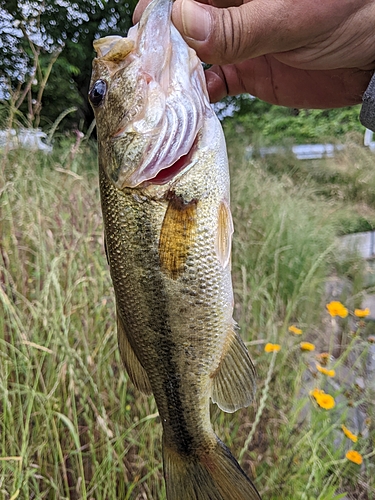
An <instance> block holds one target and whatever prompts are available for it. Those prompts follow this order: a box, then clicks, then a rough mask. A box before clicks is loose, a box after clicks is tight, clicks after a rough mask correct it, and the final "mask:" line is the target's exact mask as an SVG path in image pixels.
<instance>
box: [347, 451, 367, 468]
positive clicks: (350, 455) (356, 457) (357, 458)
mask: <svg viewBox="0 0 375 500" xmlns="http://www.w3.org/2000/svg"><path fill="white" fill-rule="evenodd" d="M345 456H346V458H347V459H348V460H350V461H351V462H354V463H355V464H357V465H361V463H362V462H363V458H362V455H361V454H360V453H358V451H355V450H349V451H348V452H347V454H346V455H345Z"/></svg>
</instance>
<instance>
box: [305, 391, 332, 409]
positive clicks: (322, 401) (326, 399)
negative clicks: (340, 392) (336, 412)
mask: <svg viewBox="0 0 375 500" xmlns="http://www.w3.org/2000/svg"><path fill="white" fill-rule="evenodd" d="M310 395H311V396H313V397H314V398H315V401H316V402H317V403H318V405H319V406H320V407H321V408H324V409H325V410H331V409H332V408H333V407H334V406H335V400H334V399H333V397H332V396H331V395H330V394H326V393H325V392H324V391H323V390H322V389H313V390H312V391H311V392H310Z"/></svg>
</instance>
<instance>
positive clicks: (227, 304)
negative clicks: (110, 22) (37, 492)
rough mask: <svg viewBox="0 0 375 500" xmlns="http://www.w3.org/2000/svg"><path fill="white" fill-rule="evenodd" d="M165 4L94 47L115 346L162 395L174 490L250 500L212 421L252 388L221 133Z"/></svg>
mask: <svg viewBox="0 0 375 500" xmlns="http://www.w3.org/2000/svg"><path fill="white" fill-rule="evenodd" d="M171 8H172V1H171V0H154V1H153V2H152V3H151V4H150V5H149V6H148V7H147V9H146V10H145V12H144V14H143V16H142V19H141V21H140V23H139V25H137V26H135V27H133V28H131V30H130V31H129V33H128V36H127V38H122V37H119V36H114V37H106V38H104V39H100V40H98V41H96V42H95V44H94V47H95V49H96V51H97V58H96V59H95V60H94V63H93V74H92V80H91V86H90V92H89V99H90V101H91V104H92V106H93V109H94V112H95V116H96V122H97V133H98V148H99V174H100V192H101V203H102V210H103V219H104V227H105V243H106V251H107V256H108V262H109V266H110V271H111V277H112V281H113V285H114V289H115V295H116V306H117V328H118V341H119V348H120V352H121V356H122V359H123V361H124V364H125V367H126V369H127V372H128V374H129V377H130V378H131V380H132V381H133V383H134V385H135V386H136V387H137V388H138V389H139V390H140V391H143V392H144V393H146V394H151V393H153V394H154V397H155V400H156V404H157V407H158V410H159V414H160V419H161V423H162V426H163V462H164V477H165V481H166V491H167V498H168V499H169V500H195V499H196V500H254V499H259V498H260V497H259V494H258V493H257V491H256V489H255V487H254V486H253V484H252V482H251V481H250V479H249V478H248V477H247V476H246V475H245V473H244V472H243V471H242V469H241V468H240V466H239V464H238V463H237V462H236V460H235V459H234V457H233V456H232V455H231V453H230V451H229V450H228V448H226V446H225V445H224V444H223V443H222V442H221V441H220V440H219V438H218V437H217V436H216V435H215V433H214V431H213V429H212V425H211V421H210V398H211V399H212V401H214V402H216V403H217V404H218V406H219V407H220V408H221V409H223V410H224V411H227V412H234V411H236V410H237V409H239V408H241V407H245V406H248V405H249V404H250V403H251V401H252V399H253V392H254V387H255V371H254V367H253V364H252V362H251V359H250V357H249V354H248V351H247V349H246V347H245V345H244V343H243V341H242V340H241V337H240V336H239V334H238V332H237V331H236V327H235V323H234V321H233V319H232V312H233V293H232V283H231V272H230V255H231V240H232V232H233V225H232V218H231V213H230V208H229V173H228V162H227V154H226V147H225V140H224V136H223V132H222V129H221V125H220V123H219V121H218V119H217V118H216V116H215V114H214V113H213V111H212V110H211V108H210V105H209V100H208V95H207V91H206V86H205V80H204V74H203V70H202V66H201V63H200V61H199V59H198V57H197V56H196V54H195V52H194V51H193V50H192V49H190V48H189V47H188V45H187V44H186V43H185V42H184V40H183V39H182V38H181V36H180V34H179V33H178V31H177V30H176V29H175V27H174V26H173V24H172V22H171Z"/></svg>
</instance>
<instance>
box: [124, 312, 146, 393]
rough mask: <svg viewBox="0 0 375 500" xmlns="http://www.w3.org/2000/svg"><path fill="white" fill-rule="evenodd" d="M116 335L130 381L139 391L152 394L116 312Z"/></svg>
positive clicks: (143, 370)
mask: <svg viewBox="0 0 375 500" xmlns="http://www.w3.org/2000/svg"><path fill="white" fill-rule="evenodd" d="M117 335H118V345H119V349H120V354H121V358H122V361H123V362H124V365H125V368H126V371H127V372H128V375H129V377H130V379H131V381H132V382H133V384H134V385H135V386H136V388H137V389H138V390H139V391H141V392H143V393H144V394H147V395H150V394H152V389H151V385H150V381H149V379H148V376H147V373H146V371H145V369H144V368H143V366H142V365H141V363H140V361H139V359H138V358H137V355H136V354H135V352H134V350H133V348H132V346H131V345H130V342H129V340H128V336H127V334H126V330H125V327H124V323H123V321H122V320H121V317H120V316H119V315H118V314H117Z"/></svg>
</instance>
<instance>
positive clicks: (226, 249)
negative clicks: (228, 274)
mask: <svg viewBox="0 0 375 500" xmlns="http://www.w3.org/2000/svg"><path fill="white" fill-rule="evenodd" d="M232 234H233V221H232V214H231V213H230V208H229V205H228V203H227V202H226V201H222V202H221V203H220V205H219V213H218V230H217V238H216V254H217V256H218V258H219V261H220V263H221V265H222V266H223V268H226V267H227V265H228V264H229V262H230V256H231V248H232Z"/></svg>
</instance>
